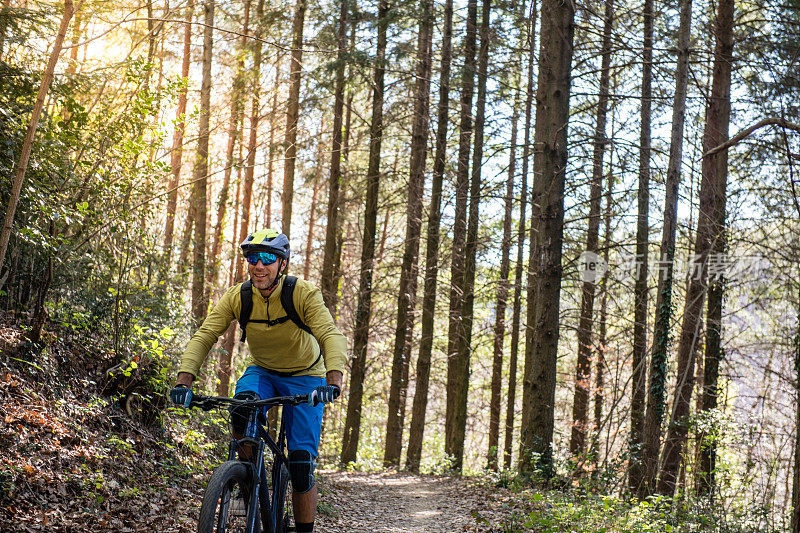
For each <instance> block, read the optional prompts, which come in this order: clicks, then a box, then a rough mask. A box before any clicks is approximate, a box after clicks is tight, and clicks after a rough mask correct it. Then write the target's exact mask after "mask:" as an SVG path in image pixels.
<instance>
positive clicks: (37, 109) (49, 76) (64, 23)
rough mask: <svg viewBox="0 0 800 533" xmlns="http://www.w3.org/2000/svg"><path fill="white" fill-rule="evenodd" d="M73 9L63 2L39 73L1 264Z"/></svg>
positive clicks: (0, 241)
mask: <svg viewBox="0 0 800 533" xmlns="http://www.w3.org/2000/svg"><path fill="white" fill-rule="evenodd" d="M80 4H81V2H78V6H77V8H78V9H80ZM75 9H76V7H75V5H74V4H73V3H72V0H65V1H64V12H63V14H62V15H61V23H60V24H59V26H58V33H57V34H56V40H55V42H54V43H53V48H52V50H50V58H49V59H48V61H47V68H45V71H44V76H42V83H41V85H40V86H39V92H38V93H37V95H36V102H35V103H34V104H33V111H32V112H31V118H30V121H29V122H28V130H27V132H26V133H25V140H23V141H22V149H21V150H20V156H19V162H18V163H17V167H16V168H15V169H14V181H13V184H12V186H11V193H10V195H9V197H8V206H7V207H6V216H5V220H4V222H3V229H2V233H0V267H2V266H3V263H5V259H6V251H7V249H8V241H9V239H10V238H11V230H12V229H13V228H14V215H15V214H16V212H17V204H18V203H19V197H20V194H21V192H22V184H23V182H24V181H25V172H26V171H27V170H28V162H29V161H30V157H31V151H32V149H33V139H34V137H35V136H36V127H37V126H38V125H39V118H40V117H41V115H42V108H43V107H44V99H45V97H46V96H47V91H49V90H50V83H51V82H52V81H53V72H54V71H55V69H56V63H58V56H59V55H60V54H61V47H62V46H63V44H64V38H65V36H66V35H67V28H68V27H69V22H70V20H72V15H73V14H74V13H75Z"/></svg>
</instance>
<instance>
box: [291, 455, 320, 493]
mask: <svg viewBox="0 0 800 533" xmlns="http://www.w3.org/2000/svg"><path fill="white" fill-rule="evenodd" d="M316 465H317V463H316V462H315V461H314V457H312V456H311V454H310V453H309V452H307V451H306V450H293V451H290V452H289V476H290V477H291V478H292V490H293V491H294V492H296V493H298V494H303V493H306V492H308V491H310V490H311V489H312V488H314V485H315V484H316V482H317V480H316V479H314V467H316Z"/></svg>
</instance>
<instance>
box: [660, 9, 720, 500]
mask: <svg viewBox="0 0 800 533" xmlns="http://www.w3.org/2000/svg"><path fill="white" fill-rule="evenodd" d="M733 10H734V3H733V0H720V2H719V3H718V4H717V23H716V31H715V32H714V34H715V35H716V39H717V43H716V47H715V50H714V77H713V81H712V84H711V96H710V99H709V102H708V107H707V110H706V126H705V132H704V134H703V152H704V153H705V152H707V151H709V150H710V149H711V148H714V147H715V146H719V145H720V144H722V143H723V142H725V141H727V140H728V128H729V125H730V110H731V103H730V94H731V65H732V63H733ZM727 178H728V153H727V151H722V152H719V153H716V154H713V155H710V156H707V157H704V158H703V163H702V181H701V183H700V206H699V213H698V219H697V234H696V236H695V255H694V258H693V262H692V267H693V272H692V273H691V275H690V276H689V286H688V288H687V290H686V303H685V304H684V310H683V324H682V325H681V337H680V343H679V344H678V385H677V387H676V389H675V397H674V400H673V411H672V417H671V420H670V426H669V431H668V433H667V440H666V441H665V443H664V457H663V460H662V467H661V475H660V478H659V485H658V492H659V493H661V494H665V495H667V496H672V495H673V493H674V492H675V483H676V478H677V474H678V467H679V466H680V462H681V455H682V452H683V448H684V446H685V445H686V439H687V436H688V431H689V427H688V426H689V421H688V420H687V418H688V415H689V406H690V401H691V397H692V391H693V388H694V375H695V369H694V367H695V356H696V354H697V349H698V339H699V337H700V333H701V329H702V320H701V312H702V309H703V303H704V300H705V296H706V291H707V290H708V285H707V283H708V279H709V278H716V275H717V274H718V273H717V272H711V271H709V255H710V254H711V253H721V252H720V251H723V252H724V240H725V194H726V189H727ZM707 276H708V278H707ZM718 290H719V288H718ZM720 292H721V291H720ZM720 296H721V294H720ZM720 304H721V300H718V301H717V302H715V305H717V306H719V305H720ZM709 312H710V310H709ZM715 312H719V311H716V310H715ZM714 319H715V322H716V317H714ZM715 326H716V327H717V330H716V332H715V333H716V335H717V336H716V338H715V339H713V341H714V343H715V344H716V346H717V347H718V346H719V323H718V322H717V323H716V324H715ZM712 359H713V354H712ZM714 363H715V361H713V360H712V365H713V364H714ZM716 363H717V364H718V361H716ZM711 381H712V382H713V383H714V388H716V386H717V383H716V379H715V376H711ZM715 393H716V391H715ZM707 472H712V471H711V470H709V471H707Z"/></svg>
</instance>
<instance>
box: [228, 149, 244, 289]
mask: <svg viewBox="0 0 800 533" xmlns="http://www.w3.org/2000/svg"><path fill="white" fill-rule="evenodd" d="M243 144H244V143H243V142H242V141H239V161H242V160H243V157H242V155H243V154H242V145H243ZM241 197H242V165H241V164H240V165H239V166H238V167H236V198H234V201H233V205H235V206H236V209H234V210H233V235H234V238H233V239H232V240H231V263H230V269H229V274H228V286H231V285H233V284H234V282H235V281H238V280H237V279H236V264H237V263H241V259H240V258H239V254H238V253H237V252H238V249H239V243H238V242H236V238H235V237H236V228H238V227H239V205H241V202H240V201H239V199H240V198H241Z"/></svg>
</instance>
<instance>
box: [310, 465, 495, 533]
mask: <svg viewBox="0 0 800 533" xmlns="http://www.w3.org/2000/svg"><path fill="white" fill-rule="evenodd" d="M323 478H324V481H323V484H324V489H323V490H324V493H323V494H324V495H323V501H324V502H326V503H323V505H326V504H327V505H330V507H331V511H330V512H329V513H321V514H320V515H318V516H317V527H316V528H315V531H319V532H320V533H334V532H337V533H338V532H344V531H348V532H381V533H395V532H418V533H422V532H434V533H436V532H451V531H478V529H476V522H475V519H474V518H473V516H472V514H471V513H472V511H473V510H474V509H476V508H478V507H479V502H480V500H482V499H484V498H485V495H483V494H481V493H482V491H481V490H477V489H476V488H475V487H472V486H469V485H468V484H467V483H466V482H465V481H463V480H461V479H457V478H446V477H431V476H414V475H409V474H394V473H377V474H362V473H352V472H331V473H326V474H323Z"/></svg>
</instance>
